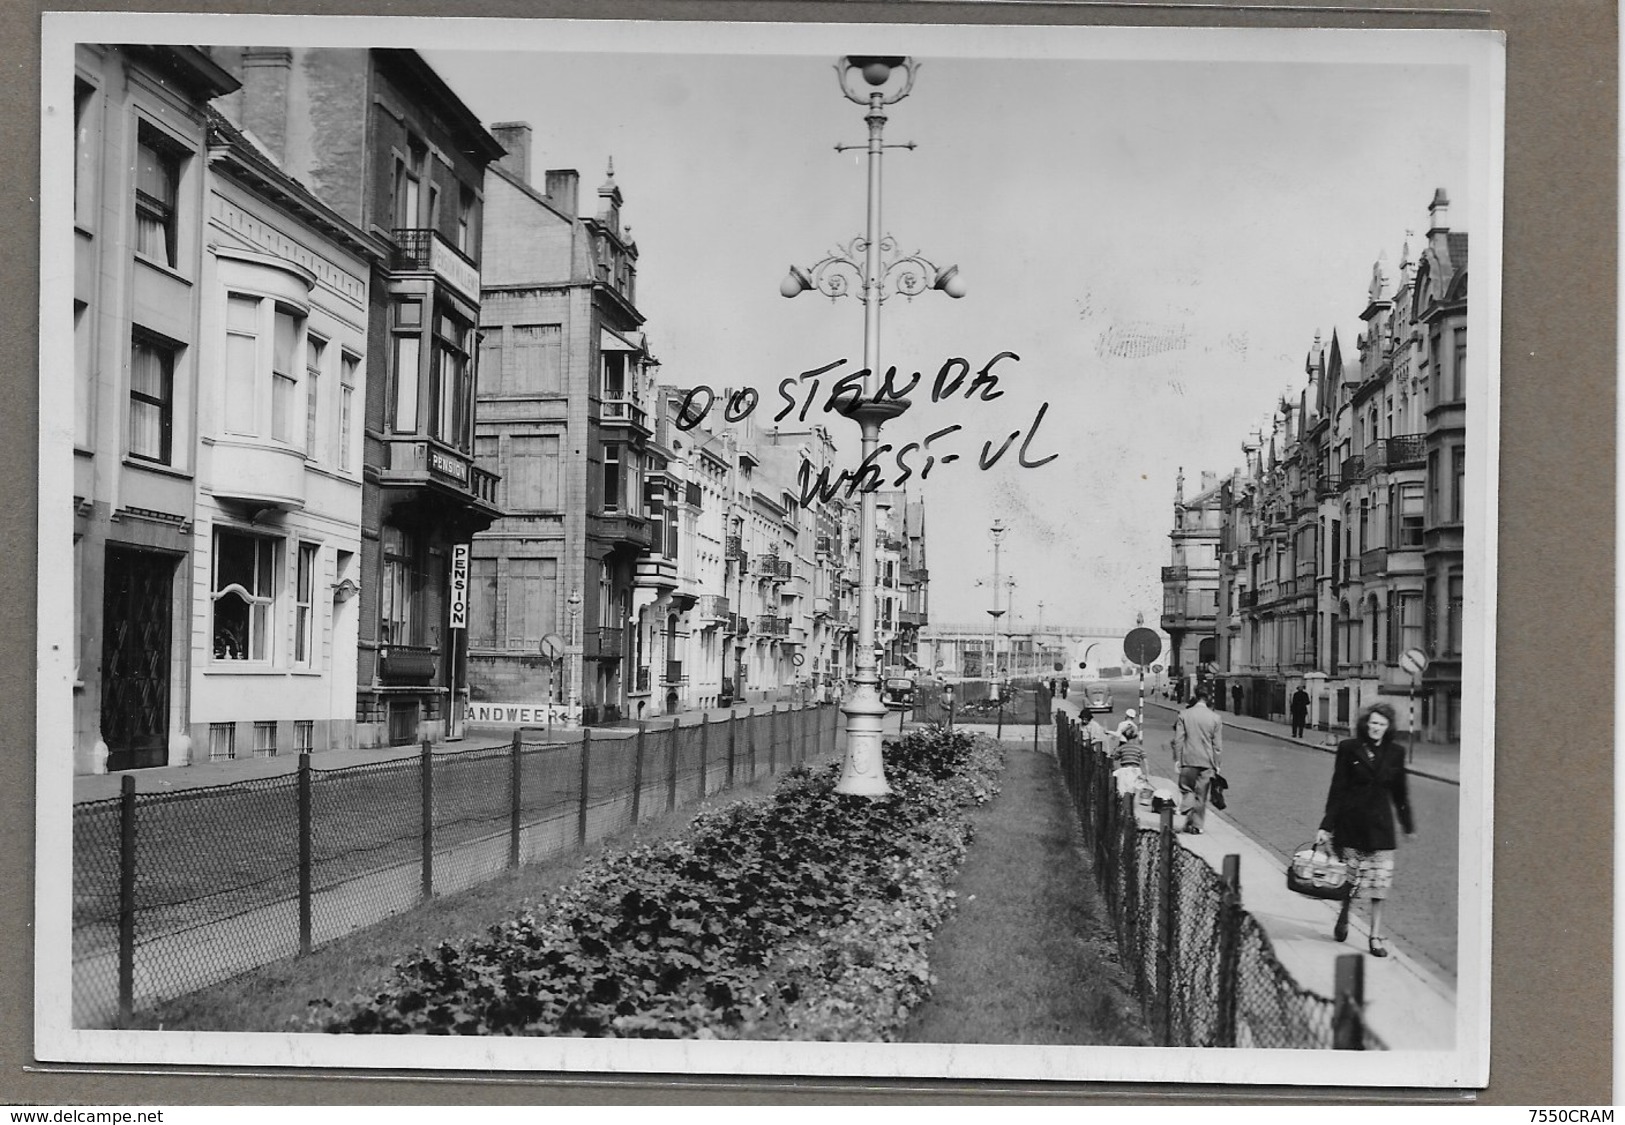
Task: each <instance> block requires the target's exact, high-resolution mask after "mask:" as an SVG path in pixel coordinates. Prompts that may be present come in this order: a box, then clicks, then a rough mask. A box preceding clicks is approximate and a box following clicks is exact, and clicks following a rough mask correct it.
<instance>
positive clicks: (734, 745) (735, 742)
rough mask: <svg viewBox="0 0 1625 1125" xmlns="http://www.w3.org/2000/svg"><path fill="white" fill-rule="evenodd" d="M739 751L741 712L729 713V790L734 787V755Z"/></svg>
mask: <svg viewBox="0 0 1625 1125" xmlns="http://www.w3.org/2000/svg"><path fill="white" fill-rule="evenodd" d="M738 750H739V712H737V711H729V712H728V788H729V789H732V788H733V787H734V755H735V754H736V753H737V752H738Z"/></svg>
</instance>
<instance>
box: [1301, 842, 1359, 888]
mask: <svg viewBox="0 0 1625 1125" xmlns="http://www.w3.org/2000/svg"><path fill="white" fill-rule="evenodd" d="M1286 887H1287V890H1289V891H1294V892H1296V893H1297V894H1300V895H1308V896H1309V897H1310V898H1330V899H1344V898H1348V897H1349V895H1350V894H1351V893H1352V892H1353V890H1354V872H1353V871H1351V870H1350V869H1349V865H1348V864H1347V863H1346V862H1344V861H1343V860H1342V859H1340V858H1339V857H1338V856H1337V854H1336V853H1335V852H1333V851H1332V849H1331V847H1330V846H1329V845H1327V844H1313V843H1310V844H1304V845H1302V846H1300V847H1299V848H1298V850H1297V851H1295V852H1293V853H1292V862H1291V863H1289V864H1287V868H1286Z"/></svg>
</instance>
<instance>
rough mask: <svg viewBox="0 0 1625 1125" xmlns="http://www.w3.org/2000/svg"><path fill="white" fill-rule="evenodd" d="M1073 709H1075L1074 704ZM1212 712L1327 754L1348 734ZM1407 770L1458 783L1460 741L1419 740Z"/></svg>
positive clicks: (1151, 702)
mask: <svg viewBox="0 0 1625 1125" xmlns="http://www.w3.org/2000/svg"><path fill="white" fill-rule="evenodd" d="M1057 702H1058V703H1059V704H1060V705H1063V706H1064V705H1065V704H1066V702H1067V701H1066V700H1058V701H1057ZM1145 703H1146V706H1147V707H1156V708H1159V709H1160V710H1162V711H1166V712H1167V713H1168V716H1169V719H1170V721H1172V718H1173V716H1174V715H1176V714H1178V713H1179V712H1180V711H1182V710H1184V706H1183V705H1182V704H1178V703H1175V702H1174V701H1173V700H1171V699H1158V698H1154V697H1152V696H1149V695H1148V696H1146V700H1145ZM1074 710H1076V708H1075V707H1074ZM1214 714H1216V715H1218V716H1219V718H1221V719H1223V720H1224V725H1225V726H1226V727H1233V728H1235V729H1237V730H1245V731H1250V732H1252V733H1253V734H1262V735H1267V736H1268V737H1270V738H1278V739H1280V740H1281V741H1282V742H1291V743H1295V744H1297V745H1299V746H1309V747H1312V748H1314V749H1316V750H1323V751H1325V752H1326V753H1328V754H1335V753H1336V752H1337V743H1338V741H1339V740H1341V739H1343V738H1346V737H1348V736H1347V735H1345V734H1342V733H1340V732H1338V731H1326V730H1313V731H1305V732H1304V737H1302V738H1294V737H1293V736H1292V724H1291V723H1283V722H1276V721H1275V720H1273V719H1255V718H1253V717H1252V716H1251V715H1237V714H1234V713H1233V712H1230V711H1215V712H1214ZM1102 725H1106V724H1102ZM1400 744H1401V745H1402V746H1406V747H1409V746H1410V744H1409V743H1408V742H1405V741H1403V739H1402V740H1401V743H1400ZM1410 772H1411V773H1413V774H1415V775H1416V776H1418V777H1429V778H1432V779H1433V780H1434V781H1443V782H1445V783H1447V784H1450V785H1460V784H1461V744H1460V743H1456V742H1423V741H1421V740H1418V741H1417V743H1416V746H1415V749H1414V751H1412V756H1411V760H1410Z"/></svg>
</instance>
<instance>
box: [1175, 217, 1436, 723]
mask: <svg viewBox="0 0 1625 1125" xmlns="http://www.w3.org/2000/svg"><path fill="white" fill-rule="evenodd" d="M1448 207H1449V201H1448V198H1447V197H1446V195H1445V193H1444V191H1443V190H1440V191H1439V192H1438V193H1437V194H1436V195H1435V197H1434V199H1433V202H1432V205H1431V206H1430V207H1429V217H1430V229H1429V231H1428V241H1427V245H1426V247H1425V248H1424V250H1423V252H1422V254H1421V256H1420V257H1419V258H1418V259H1417V260H1416V261H1415V262H1414V263H1413V262H1412V261H1411V258H1410V248H1409V246H1408V245H1407V246H1406V247H1404V249H1403V250H1402V251H1401V254H1400V260H1399V264H1398V267H1397V269H1396V270H1395V271H1394V272H1393V274H1392V275H1391V274H1390V272H1389V267H1388V266H1387V263H1386V261H1385V260H1384V259H1382V258H1379V259H1378V261H1377V262H1376V263H1375V265H1374V266H1373V267H1372V275H1371V283H1370V285H1369V287H1368V290H1367V293H1366V301H1365V305H1364V307H1363V309H1362V311H1361V313H1360V319H1361V321H1362V322H1363V323H1364V328H1363V329H1362V331H1361V333H1360V335H1359V337H1358V340H1357V341H1356V350H1357V353H1358V360H1357V362H1356V363H1354V364H1346V363H1345V362H1344V358H1343V353H1342V348H1341V345H1340V342H1339V339H1338V336H1337V333H1336V332H1333V334H1332V338H1331V341H1330V344H1329V345H1323V344H1322V342H1321V340H1320V338H1319V336H1318V335H1317V336H1316V338H1315V341H1314V344H1313V345H1312V347H1311V348H1310V351H1309V356H1308V359H1307V361H1306V363H1305V374H1306V376H1307V381H1306V386H1305V388H1304V390H1303V392H1302V395H1301V396H1300V397H1299V399H1298V400H1297V401H1295V402H1294V401H1292V400H1290V399H1283V400H1282V401H1281V402H1280V403H1279V404H1278V406H1277V409H1276V412H1275V416H1274V419H1273V422H1272V426H1271V432H1270V434H1269V435H1268V437H1267V438H1265V437H1264V436H1263V435H1260V436H1259V438H1258V439H1257V440H1256V441H1252V442H1249V443H1248V444H1247V445H1245V446H1244V450H1245V452H1246V455H1247V461H1246V464H1245V466H1244V467H1243V468H1242V469H1240V470H1238V471H1237V472H1236V473H1234V474H1233V475H1232V476H1231V477H1230V478H1229V479H1227V480H1226V481H1225V483H1224V484H1223V486H1222V488H1221V490H1220V491H1221V502H1220V509H1221V511H1222V516H1223V526H1222V531H1221V539H1220V554H1219V559H1220V564H1221V565H1220V574H1219V587H1220V590H1219V600H1220V607H1221V608H1220V618H1221V621H1222V624H1223V627H1222V629H1221V630H1220V634H1221V636H1222V638H1223V641H1224V643H1223V645H1222V649H1221V653H1220V665H1221V667H1220V672H1221V673H1222V678H1223V683H1224V688H1225V691H1224V700H1225V705H1226V706H1235V705H1236V704H1237V703H1238V702H1239V704H1240V706H1241V707H1242V709H1243V710H1245V711H1246V712H1247V713H1249V714H1253V715H1257V716H1280V715H1283V714H1285V712H1286V707H1287V704H1286V700H1287V698H1288V697H1289V696H1290V694H1291V693H1292V692H1293V691H1294V690H1296V688H1298V687H1299V686H1302V687H1305V688H1306V689H1307V690H1308V693H1309V695H1310V697H1311V714H1310V721H1311V723H1312V724H1313V725H1315V726H1317V727H1318V728H1319V729H1322V730H1331V731H1339V730H1346V729H1348V728H1349V726H1350V725H1351V724H1352V723H1353V721H1354V717H1355V716H1356V715H1357V714H1358V712H1359V710H1360V708H1362V707H1364V706H1365V705H1367V704H1369V703H1371V702H1373V701H1375V700H1378V699H1382V698H1387V699H1388V701H1389V702H1391V703H1394V704H1395V705H1396V710H1397V711H1399V712H1400V714H1401V722H1402V724H1408V723H1409V722H1410V708H1409V707H1408V706H1406V704H1407V703H1408V702H1409V701H1410V699H1411V695H1412V692H1413V689H1418V690H1417V695H1416V699H1415V702H1416V715H1415V721H1416V725H1417V728H1418V730H1419V732H1420V733H1421V734H1422V735H1423V737H1426V738H1429V739H1433V740H1438V741H1455V740H1457V739H1459V737H1460V734H1461V655H1462V654H1461V649H1462V630H1463V621H1462V615H1463V584H1464V577H1463V570H1464V561H1463V553H1462V523H1463V520H1464V519H1465V517H1466V492H1465V488H1464V484H1465V467H1466V451H1465V435H1466V422H1465V409H1466V408H1465V405H1464V399H1465V395H1466V373H1467V366H1466V364H1467V356H1466V318H1467V246H1468V242H1467V236H1466V235H1465V234H1463V233H1461V232H1458V231H1451V230H1450V229H1449V227H1448V224H1447V214H1448ZM1168 581H1169V572H1167V571H1165V573H1164V583H1165V589H1166V588H1167V586H1168ZM1165 622H1166V617H1165ZM1413 649H1418V650H1420V651H1421V652H1422V653H1423V654H1424V655H1425V656H1426V657H1427V658H1428V665H1427V669H1426V671H1425V673H1424V674H1423V676H1422V677H1421V679H1420V683H1417V682H1415V681H1413V678H1412V677H1411V675H1410V674H1409V673H1408V672H1406V671H1405V670H1404V669H1403V667H1402V666H1401V664H1400V657H1401V656H1402V655H1403V654H1404V653H1405V652H1407V651H1409V650H1413Z"/></svg>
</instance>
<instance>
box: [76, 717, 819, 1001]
mask: <svg viewBox="0 0 1625 1125" xmlns="http://www.w3.org/2000/svg"><path fill="white" fill-rule="evenodd" d="M839 720H840V712H839V710H838V709H837V708H836V707H835V706H834V705H832V704H821V705H814V706H810V707H805V708H800V709H790V708H786V707H784V706H782V705H772V706H768V705H764V706H763V707H762V708H761V709H758V708H754V707H753V708H751V709H750V710H749V711H748V712H747V713H746V714H743V715H741V714H734V715H732V716H731V717H729V718H727V719H723V720H720V721H716V722H706V721H702V722H700V723H694V724H689V725H686V726H685V725H679V723H678V721H677V720H672V722H670V723H669V724H661V725H654V724H647V723H646V724H640V725H639V727H638V729H637V730H636V732H617V734H615V735H608V734H606V733H605V732H603V731H596V730H592V729H587V730H584V731H581V732H579V733H576V734H574V736H573V737H571V738H570V739H569V740H568V741H548V740H543V739H542V738H541V737H540V733H541V732H538V731H533V730H521V731H517V732H515V734H514V736H513V738H512V740H511V741H510V742H509V743H508V744H506V745H496V746H490V747H484V748H478V749H469V750H460V751H457V752H454V753H438V754H437V753H434V752H433V750H432V748H431V747H430V746H429V745H428V744H425V745H424V746H423V748H422V751H421V752H420V753H419V754H418V755H417V756H415V757H409V758H405V759H397V760H394V761H388V762H379V763H373V764H369V765H358V766H347V767H342V768H337V769H320V768H317V767H316V766H314V765H313V764H312V759H311V757H310V756H309V755H302V756H301V758H300V762H299V769H298V771H297V772H296V773H293V774H289V775H285V776H281V777H276V778H269V779H260V780H254V781H243V782H236V783H233V784H230V785H221V786H214V787H209V788H198V789H187V790H180V791H176V792H169V793H143V794H139V795H138V794H136V792H135V781H134V778H133V777H131V776H129V775H125V777H124V779H123V784H124V792H123V794H122V795H121V796H120V797H117V798H113V799H111V800H103V801H92V802H87V803H85V804H81V805H78V806H76V807H75V809H74V863H73V872H74V885H73V890H74V894H73V931H74V933H73V943H74V949H73V960H74V979H73V1018H74V1024H75V1026H79V1027H108V1026H124V1025H128V1024H129V1023H130V1022H131V1019H132V1016H133V1013H134V1012H135V1011H137V1010H140V1009H142V1008H145V1007H148V1006H150V1005H152V1004H154V1003H157V1002H159V1001H162V1000H166V999H170V998H173V997H176V996H180V995H184V994H185V993H187V992H191V991H194V990H196V989H199V988H204V987H207V986H208V985H211V984H215V983H217V982H219V981H223V980H228V979H230V978H231V977H234V976H237V975H240V974H242V973H244V972H247V971H249V970H251V969H254V968H256V967H258V966H260V965H263V964H266V963H268V962H271V961H275V960H278V959H280V958H284V957H291V956H295V955H297V954H300V953H305V952H309V951H310V950H311V949H312V948H314V947H315V946H318V945H322V944H324V943H326V942H329V941H332V940H334V939H335V938H338V937H341V936H343V935H345V934H347V933H350V932H352V931H354V930H356V929H359V928H361V927H362V926H367V925H371V924H372V923H374V922H377V921H380V920H381V919H384V918H387V917H389V916H391V915H394V914H399V913H402V912H404V911H406V910H409V909H411V908H412V907H413V906H415V905H417V904H418V903H420V902H422V901H424V900H425V899H427V898H429V897H431V896H433V895H436V894H451V893H454V892H456V891H460V890H463V889H465V888H468V887H471V886H475V885H477V884H479V883H481V882H484V881H486V880H488V879H491V878H493V877H495V876H496V875H498V874H499V873H501V872H502V871H504V870H507V869H509V868H513V867H517V866H519V865H521V864H525V863H532V862H536V861H539V860H545V859H547V858H550V857H553V856H557V855H561V854H565V853H567V852H570V851H572V850H574V849H577V848H580V847H583V846H585V845H587V844H589V843H592V842H596V841H598V840H602V839H604V838H605V837H607V836H610V835H612V834H613V833H615V832H618V831H621V830H622V829H625V828H628V827H630V826H632V825H635V824H638V823H640V822H642V821H644V820H647V819H649V818H651V817H655V816H659V815H661V814H663V813H666V812H669V811H671V810H673V809H675V808H678V807H680V806H682V805H685V804H690V803H693V802H695V801H699V800H702V799H704V798H705V797H706V796H709V795H711V794H713V793H718V792H722V791H724V790H726V789H729V788H731V787H733V786H739V785H747V784H749V783H750V782H752V781H754V780H757V779H759V778H764V777H769V776H772V775H774V774H778V773H782V772H784V771H785V770H787V769H789V768H790V767H791V766H793V765H796V764H798V763H801V762H804V761H807V760H809V759H810V758H812V757H814V756H817V755H818V754H820V753H822V752H824V751H831V750H834V749H836V748H837V744H838V738H839V733H840V722H839ZM317 760H319V757H318V759H317Z"/></svg>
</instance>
